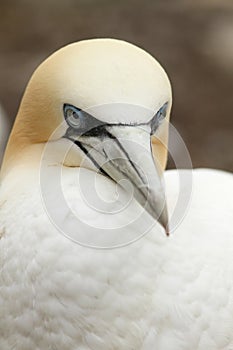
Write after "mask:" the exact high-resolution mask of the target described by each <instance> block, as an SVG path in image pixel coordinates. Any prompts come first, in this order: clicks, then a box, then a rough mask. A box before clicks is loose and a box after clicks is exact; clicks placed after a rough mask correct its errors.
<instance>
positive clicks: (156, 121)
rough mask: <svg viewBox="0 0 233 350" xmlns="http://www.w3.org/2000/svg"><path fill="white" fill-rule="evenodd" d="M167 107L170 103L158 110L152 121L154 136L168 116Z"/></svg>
mask: <svg viewBox="0 0 233 350" xmlns="http://www.w3.org/2000/svg"><path fill="white" fill-rule="evenodd" d="M167 106H168V102H166V103H164V105H163V106H162V107H161V108H160V109H159V110H158V112H157V113H156V115H155V116H154V118H153V119H152V121H151V134H154V133H155V131H156V130H157V129H158V127H159V125H160V124H161V123H162V122H163V120H164V119H165V118H166V115H167Z"/></svg>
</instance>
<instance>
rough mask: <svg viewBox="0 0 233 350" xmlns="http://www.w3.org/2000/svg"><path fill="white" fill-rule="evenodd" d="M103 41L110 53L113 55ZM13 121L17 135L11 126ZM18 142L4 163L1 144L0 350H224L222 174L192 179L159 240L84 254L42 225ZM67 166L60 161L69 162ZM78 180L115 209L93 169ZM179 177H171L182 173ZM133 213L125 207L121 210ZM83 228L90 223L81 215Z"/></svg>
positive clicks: (226, 252) (229, 306)
mask: <svg viewBox="0 0 233 350" xmlns="http://www.w3.org/2000/svg"><path fill="white" fill-rule="evenodd" d="M101 42H102V41H101V40H100V43H101ZM113 42H114V43H115V45H116V47H118V46H121V45H122V44H121V42H118V41H113ZM89 43H90V46H92V43H91V41H89ZM103 44H104V45H105V46H108V45H112V42H111V41H110V40H109V41H103ZM77 45H78V44H77ZM94 45H95V41H94ZM124 45H126V47H127V44H124ZM132 47H133V46H131V45H129V50H133V49H132ZM84 49H85V48H84ZM138 52H139V51H138ZM141 54H142V53H141ZM142 69H143V67H142ZM89 83H91V82H89ZM60 89H62V85H60ZM71 91H72V90H71ZM128 91H130V88H129V90H128ZM99 93H100V92H99V91H98V94H99ZM49 98H50V97H49V96H46V97H45V98H44V102H45V103H46V99H47V101H48V100H49ZM64 102H70V101H64ZM156 103H157V102H156V101H155V104H156ZM21 108H24V107H21ZM21 111H22V109H21ZM21 113H22V112H21ZM31 117H32V119H31V124H32V125H31V126H30V128H31V127H32V126H33V125H34V127H40V128H41V125H40V126H38V121H36V122H35V119H33V118H34V117H35V115H34V116H31ZM47 118H48V119H49V115H48V114H47ZM18 120H19V122H18V126H19V125H20V117H19V118H18ZM53 120H54V119H53ZM21 121H22V120H21ZM16 123H17V122H16ZM18 126H17V124H16V126H15V128H17V127H18ZM15 130H17V129H15ZM41 130H42V129H41ZM14 133H15V131H14V130H13V134H12V136H11V139H10V142H13V143H14V142H15V141H14V139H15V134H14ZM35 134H36V132H35ZM38 134H39V133H38ZM17 135H18V134H17ZM34 137H35V135H34ZM12 140H13V141H12ZM17 142H19V140H18V141H17ZM22 142H23V141H22ZM53 142H55V144H56V141H53ZM26 144H27V146H25V148H24V149H23V151H22V150H21V153H20V154H19V153H18V154H17V152H16V155H15V154H14V156H12V153H11V152H12V149H14V147H13V146H12V145H10V144H9V145H8V150H7V153H6V157H5V165H4V166H3V173H2V182H1V193H0V198H1V199H0V208H1V219H0V233H1V234H0V236H1V239H0V268H1V274H0V305H1V308H0V348H1V349H4V350H8V349H17V350H31V349H33V350H37V349H38V350H39V349H40V350H41V349H62V350H77V349H78V350H89V349H91V350H119V349H121V350H124V349H125V350H131V349H132V350H137V349H138V350H139V349H140V350H152V349H156V350H194V349H196V350H220V349H221V350H230V349H233V334H232V329H233V288H232V287H233V261H232V256H233V230H232V227H233V215H232V213H233V177H232V175H231V174H228V173H225V172H221V171H215V170H205V169H203V170H195V171H194V172H193V193H192V198H191V201H190V205H189V208H188V211H187V214H186V216H185V217H184V219H183V221H182V222H181V224H180V225H179V227H178V228H177V229H176V230H175V232H174V233H173V234H172V235H171V236H170V237H166V235H165V234H164V232H163V229H162V227H161V226H159V225H156V226H155V227H154V228H152V229H151V230H150V232H148V233H147V234H146V235H145V236H144V237H142V238H141V239H139V240H137V241H136V242H134V243H132V244H130V245H126V246H124V247H121V248H117V249H105V250H103V249H93V248H87V247H83V246H80V245H79V244H75V243H74V242H73V241H71V240H69V239H68V238H66V237H64V236H63V235H62V234H59V233H58V231H57V229H56V227H55V226H54V225H53V223H52V222H51V221H50V218H49V216H48V213H46V210H45V207H44V203H43V200H42V198H41V184H40V179H39V172H40V158H41V150H42V149H43V145H40V144H39V143H38V144H37V143H36V142H35V143H33V142H32V144H33V145H32V146H30V147H29V146H28V143H26ZM59 145H61V144H60V143H59ZM12 147H13V148H12ZM27 147H29V148H30V151H28V150H26V148H27ZM14 150H15V149H14ZM24 150H25V151H24ZM56 152H58V151H56ZM56 152H55V151H54V153H51V154H50V157H51V156H52V158H51V159H50V160H49V162H50V163H51V164H50V167H54V168H56V169H57V168H59V167H60V168H62V169H63V180H62V186H63V190H64V193H65V196H66V199H67V201H68V202H69V203H70V205H71V206H73V207H74V209H75V210H77V211H79V210H82V211H84V212H85V206H86V208H87V204H86V202H85V198H83V197H82V196H81V195H80V193H79V188H80V185H77V181H76V177H75V176H74V168H73V167H70V166H67V164H66V166H64V165H62V164H59V163H58V161H57V158H56V154H57V153H56ZM74 152H75V151H74ZM53 155H54V159H53ZM74 156H75V154H71V158H70V159H71V160H72V162H73V161H74ZM71 160H68V161H67V162H71ZM72 166H73V163H72ZM83 171H84V172H86V176H87V177H88V176H89V177H90V178H93V179H95V181H96V183H97V186H100V187H99V188H100V189H101V191H103V195H105V196H106V198H108V200H111V199H113V200H114V201H113V202H111V201H109V203H111V205H112V206H113V207H114V206H116V207H117V204H119V201H121V197H120V196H119V197H118V199H116V197H115V195H116V193H115V189H116V188H115V183H114V182H113V181H111V180H107V179H106V178H105V177H104V176H103V175H100V174H96V172H95V171H93V170H90V169H83ZM188 171H190V170H182V172H183V174H185V173H187V172H188ZM177 176H178V172H177V171H175V170H172V171H166V172H165V183H166V191H167V201H168V211H170V212H171V211H172V208H173V206H174V203H175V202H176V200H177V197H178V195H179V187H178V181H177ZM50 180H51V184H52V179H50ZM48 181H49V179H48ZM105 181H106V187H105V186H104V184H105ZM77 186H78V191H77ZM88 190H90V189H88ZM118 190H119V193H120V192H121V191H123V190H121V189H120V188H118ZM77 203H78V204H77ZM54 205H56V203H54ZM136 205H137V203H136V202H134V201H132V203H131V204H130V206H129V208H128V210H129V212H130V210H133V209H132V208H134V209H135V206H136ZM58 210H59V208H58ZM88 210H89V209H88ZM94 212H95V210H94V209H93V213H94ZM61 214H62V213H61ZM67 215H70V214H69V213H68V214H67ZM97 216H98V215H97ZM148 218H149V215H148ZM64 220H69V218H68V216H67V217H66V218H65V219H64ZM87 220H90V221H95V219H93V218H92V217H88V218H87ZM108 221H109V215H108V213H106V214H103V216H102V224H103V225H104V224H105V223H106V222H108ZM132 227H134V226H132ZM134 229H137V228H134Z"/></svg>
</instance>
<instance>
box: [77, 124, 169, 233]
mask: <svg viewBox="0 0 233 350" xmlns="http://www.w3.org/2000/svg"><path fill="white" fill-rule="evenodd" d="M75 143H76V144H77V145H78V146H79V147H80V148H81V149H82V150H83V151H84V152H85V153H86V155H87V156H88V157H89V158H90V160H91V161H92V163H94V165H95V166H96V167H98V168H99V169H100V171H102V173H104V175H106V176H108V177H110V178H111V179H113V180H114V181H116V182H119V181H121V182H122V186H123V187H125V188H126V190H128V185H129V184H130V185H131V186H132V187H133V191H134V194H133V196H134V198H135V199H136V200H137V201H138V202H139V203H140V205H141V206H142V207H143V208H144V209H145V210H146V211H147V212H148V213H149V214H150V215H151V216H152V217H153V218H154V219H155V220H157V221H158V222H159V223H160V224H161V225H162V226H163V227H164V229H165V231H166V234H167V235H168V234H169V231H168V214H167V206H166V199H165V191H164V187H163V184H162V181H161V178H160V175H159V171H158V169H157V166H156V164H155V162H154V159H153V154H152V150H151V142H150V133H149V131H148V130H146V129H145V128H143V127H140V126H122V125H115V126H106V127H105V132H104V135H102V136H101V139H100V138H99V137H98V136H95V137H93V136H85V135H83V136H80V137H78V141H76V142H75ZM122 180H127V181H128V182H129V183H127V181H122Z"/></svg>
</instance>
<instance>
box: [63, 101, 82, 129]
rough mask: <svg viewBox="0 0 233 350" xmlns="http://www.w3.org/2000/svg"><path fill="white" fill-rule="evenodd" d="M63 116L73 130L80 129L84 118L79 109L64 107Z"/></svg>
mask: <svg viewBox="0 0 233 350" xmlns="http://www.w3.org/2000/svg"><path fill="white" fill-rule="evenodd" d="M64 114H65V119H66V122H67V124H68V125H69V126H71V127H73V128H81V127H82V124H83V121H84V116H83V112H82V111H81V110H80V109H77V108H75V107H72V106H65V107H64Z"/></svg>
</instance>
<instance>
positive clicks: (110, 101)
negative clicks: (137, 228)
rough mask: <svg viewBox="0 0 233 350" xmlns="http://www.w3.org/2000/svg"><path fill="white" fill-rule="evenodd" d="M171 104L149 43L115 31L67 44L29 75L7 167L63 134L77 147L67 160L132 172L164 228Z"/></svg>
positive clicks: (139, 195) (106, 172)
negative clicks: (30, 149) (29, 150)
mask: <svg viewBox="0 0 233 350" xmlns="http://www.w3.org/2000/svg"><path fill="white" fill-rule="evenodd" d="M171 104H172V97H171V86H170V82H169V79H168V77H167V74H166V73H165V71H164V69H163V68H162V67H161V65H160V64H159V63H158V62H157V61H156V60H155V59H154V58H153V57H152V56H151V55H150V54H148V53H147V52H145V51H144V50H142V49H140V48H138V47H137V46H134V45H132V44H129V43H127V42H125V41H121V40H113V39H92V40H84V41H80V42H77V43H74V44H70V45H68V46H66V47H64V48H62V49H60V50H58V51H57V52H55V53H54V54H52V55H51V56H50V57H49V58H48V59H46V60H45V61H44V62H43V63H42V64H41V65H40V66H39V67H38V68H37V69H36V71H35V72H34V74H33V76H32V78H31V80H30V81H29V83H28V86H27V88H26V91H25V94H24V96H23V99H22V102H21V105H20V108H19V112H18V115H17V117H16V121H15V124H14V127H13V130H12V134H11V136H10V139H9V143H8V147H7V151H6V155H5V161H4V166H3V169H4V168H5V169H7V168H9V167H11V164H12V162H13V163H14V161H15V159H16V158H17V157H18V158H19V154H20V153H21V154H22V153H23V151H24V149H26V148H27V147H29V146H30V145H35V144H43V143H47V142H48V141H49V142H60V143H61V142H64V140H66V142H69V143H70V144H71V145H72V147H71V151H70V152H69V154H68V155H67V156H66V157H65V158H64V160H63V165H65V166H72V167H74V166H77V167H80V166H84V167H89V168H90V169H92V170H94V171H96V172H100V173H102V175H103V176H106V177H108V178H110V179H111V180H112V181H115V182H119V181H121V180H123V179H126V180H128V181H129V182H130V184H131V185H132V187H133V189H134V197H135V199H136V200H137V201H138V202H139V203H140V204H141V205H142V206H143V207H145V209H146V210H147V211H148V213H149V214H150V215H151V216H152V217H153V218H155V219H156V220H157V221H159V222H160V223H161V224H162V226H163V227H164V228H166V229H167V225H168V217H167V209H166V203H165V194H164V188H163V186H162V182H161V174H162V171H163V170H164V168H165V165H166V160H167V147H166V146H167V138H168V120H169V115H170V110H171ZM51 135H52V136H51Z"/></svg>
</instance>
